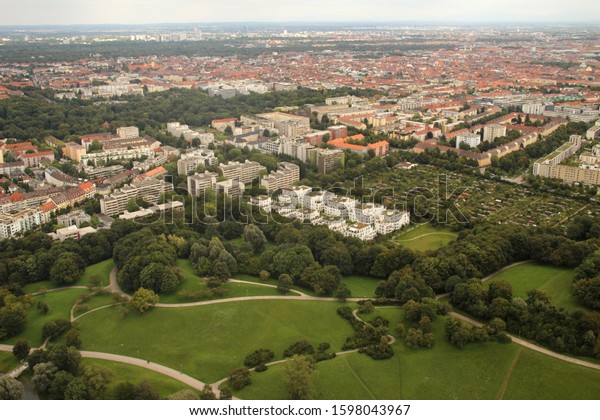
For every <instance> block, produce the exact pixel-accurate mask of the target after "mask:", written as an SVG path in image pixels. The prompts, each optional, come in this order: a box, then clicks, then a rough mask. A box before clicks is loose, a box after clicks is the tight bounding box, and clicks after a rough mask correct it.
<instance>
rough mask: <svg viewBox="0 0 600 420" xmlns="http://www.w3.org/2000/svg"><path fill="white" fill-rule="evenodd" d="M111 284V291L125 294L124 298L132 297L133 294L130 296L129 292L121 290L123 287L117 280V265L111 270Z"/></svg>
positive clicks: (121, 294)
mask: <svg viewBox="0 0 600 420" xmlns="http://www.w3.org/2000/svg"><path fill="white" fill-rule="evenodd" d="M109 278H110V284H109V285H108V289H109V290H110V291H111V293H114V294H117V295H120V296H123V297H124V298H127V299H128V300H129V299H131V296H129V295H128V294H127V293H125V292H124V291H123V290H121V287H120V286H119V282H118V281H117V267H115V268H113V269H112V270H111V271H110V275H109Z"/></svg>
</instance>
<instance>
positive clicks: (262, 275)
mask: <svg viewBox="0 0 600 420" xmlns="http://www.w3.org/2000/svg"><path fill="white" fill-rule="evenodd" d="M258 277H260V279H261V280H262V281H267V280H269V277H271V273H269V272H268V271H267V270H260V272H259V273H258Z"/></svg>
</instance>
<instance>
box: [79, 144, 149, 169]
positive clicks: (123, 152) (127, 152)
mask: <svg viewBox="0 0 600 420" xmlns="http://www.w3.org/2000/svg"><path fill="white" fill-rule="evenodd" d="M142 156H146V157H148V158H154V150H153V149H151V148H149V147H139V148H132V149H112V150H106V151H103V152H98V153H87V154H84V155H81V163H82V164H83V165H84V166H85V167H87V166H102V165H104V164H105V163H106V162H108V161H111V160H131V159H140V158H141V157H142ZM90 163H92V164H93V165H90Z"/></svg>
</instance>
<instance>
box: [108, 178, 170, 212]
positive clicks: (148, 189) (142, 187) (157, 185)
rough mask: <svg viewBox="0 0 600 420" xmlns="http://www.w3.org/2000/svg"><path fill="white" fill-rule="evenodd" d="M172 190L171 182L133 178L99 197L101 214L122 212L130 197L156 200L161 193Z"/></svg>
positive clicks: (154, 201)
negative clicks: (126, 183)
mask: <svg viewBox="0 0 600 420" xmlns="http://www.w3.org/2000/svg"><path fill="white" fill-rule="evenodd" d="M172 190H173V184H171V183H169V182H165V181H164V180H156V179H146V180H143V181H136V180H134V181H133V182H132V183H131V184H129V185H125V186H124V187H123V188H121V189H119V190H117V191H115V192H113V193H112V194H110V195H108V196H106V197H104V198H101V199H100V209H101V212H102V213H103V214H106V215H108V216H114V215H118V214H122V213H123V212H124V211H125V209H126V208H127V203H128V202H129V200H130V199H132V198H133V199H137V198H143V199H144V200H145V201H146V202H148V203H151V204H154V203H156V202H158V199H159V198H160V196H161V194H164V193H165V192H167V191H172Z"/></svg>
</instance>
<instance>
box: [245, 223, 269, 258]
mask: <svg viewBox="0 0 600 420" xmlns="http://www.w3.org/2000/svg"><path fill="white" fill-rule="evenodd" d="M244 240H245V241H246V242H248V243H249V244H250V245H252V249H254V253H255V254H256V253H259V252H261V251H262V250H264V249H265V244H266V243H267V239H266V238H265V234H264V233H263V232H262V230H260V229H259V228H258V226H256V225H252V224H250V225H246V227H245V228H244Z"/></svg>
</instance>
